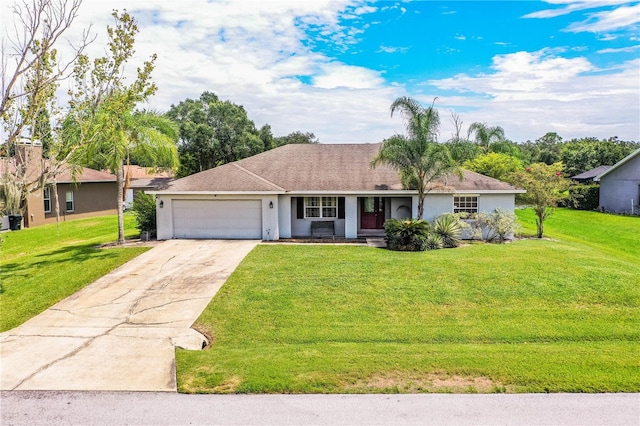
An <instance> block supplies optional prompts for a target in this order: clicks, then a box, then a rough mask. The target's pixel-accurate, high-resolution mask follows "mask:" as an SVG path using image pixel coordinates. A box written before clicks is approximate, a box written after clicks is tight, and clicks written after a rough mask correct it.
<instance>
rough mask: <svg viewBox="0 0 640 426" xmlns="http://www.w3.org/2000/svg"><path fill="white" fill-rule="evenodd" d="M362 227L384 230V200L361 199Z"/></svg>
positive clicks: (376, 198)
mask: <svg viewBox="0 0 640 426" xmlns="http://www.w3.org/2000/svg"><path fill="white" fill-rule="evenodd" d="M360 227H361V228H362V229H382V228H384V198H382V197H366V198H361V199H360Z"/></svg>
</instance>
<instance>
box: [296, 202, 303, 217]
mask: <svg viewBox="0 0 640 426" xmlns="http://www.w3.org/2000/svg"><path fill="white" fill-rule="evenodd" d="M296 201H297V205H296V208H297V211H298V219H304V197H297V200H296Z"/></svg>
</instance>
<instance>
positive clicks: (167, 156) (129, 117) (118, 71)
mask: <svg viewBox="0 0 640 426" xmlns="http://www.w3.org/2000/svg"><path fill="white" fill-rule="evenodd" d="M113 18H114V20H115V26H114V27H111V26H109V27H107V33H108V35H109V52H110V56H107V57H104V58H98V59H96V60H94V62H93V66H92V67H90V66H89V65H88V63H87V64H86V68H85V73H86V74H84V75H85V76H86V78H84V79H83V78H81V77H82V76H80V77H79V78H78V84H79V85H80V87H81V90H80V91H79V93H80V95H79V98H78V99H79V100H78V108H76V109H75V116H74V117H73V119H72V126H71V129H74V130H75V132H76V134H86V135H88V137H89V139H90V141H91V142H90V143H89V144H87V145H85V146H84V147H83V148H82V149H81V150H78V151H77V152H76V156H75V157H74V159H75V160H76V161H83V162H86V161H87V159H88V158H91V159H94V158H95V159H98V161H102V162H104V164H105V165H106V167H107V168H108V169H109V170H110V171H111V172H112V173H114V174H115V175H116V180H117V185H118V200H117V201H118V243H120V244H122V243H124V215H123V210H124V209H123V205H124V201H123V198H124V197H123V192H124V183H125V179H124V171H123V168H124V164H125V162H126V161H127V160H128V159H129V158H130V157H131V156H132V155H135V156H136V157H137V158H145V159H147V160H148V161H149V164H152V165H154V166H160V167H176V166H177V150H176V146H175V140H176V139H177V129H176V127H175V125H174V124H172V122H171V121H170V120H169V119H167V118H163V117H159V116H158V115H156V114H153V113H144V112H143V113H134V112H133V111H134V108H135V107H136V105H137V104H138V103H139V102H142V101H145V100H147V99H148V98H149V97H150V96H152V95H153V94H154V93H155V92H156V90H157V87H156V85H155V84H154V83H153V82H152V81H151V72H152V71H153V69H154V61H155V59H156V56H155V55H153V56H152V57H151V59H150V60H149V61H146V62H144V64H143V66H142V67H139V68H138V72H137V78H136V80H135V81H134V82H133V83H131V84H129V85H127V84H125V81H124V77H123V76H122V75H123V70H124V67H125V64H126V63H127V61H128V60H129V59H130V58H131V57H132V56H133V53H134V50H133V48H134V44H135V36H136V34H137V33H138V27H137V24H136V20H135V19H134V18H133V17H132V16H131V15H129V14H128V13H127V12H126V11H125V12H122V13H119V12H118V11H114V12H113ZM96 104H98V105H100V107H99V108H98V110H97V112H96V114H95V116H94V117H93V119H91V120H90V121H88V122H87V121H86V120H85V118H86V114H84V113H85V111H91V108H92V107H93V105H96ZM70 139H72V138H70Z"/></svg>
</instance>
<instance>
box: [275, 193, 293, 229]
mask: <svg viewBox="0 0 640 426" xmlns="http://www.w3.org/2000/svg"><path fill="white" fill-rule="evenodd" d="M278 228H279V230H280V238H291V195H278Z"/></svg>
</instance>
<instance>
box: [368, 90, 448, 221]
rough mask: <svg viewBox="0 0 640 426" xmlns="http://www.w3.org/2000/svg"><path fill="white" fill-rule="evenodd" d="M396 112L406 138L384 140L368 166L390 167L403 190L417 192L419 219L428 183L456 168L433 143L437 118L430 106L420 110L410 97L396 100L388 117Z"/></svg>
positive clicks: (434, 142)
mask: <svg viewBox="0 0 640 426" xmlns="http://www.w3.org/2000/svg"><path fill="white" fill-rule="evenodd" d="M436 99H437V98H436ZM436 99H434V102H435V100H436ZM396 112H399V113H400V114H401V115H402V117H403V118H404V120H405V125H406V128H407V135H406V136H404V135H397V134H396V135H394V136H392V137H390V138H389V139H385V140H384V141H383V142H382V145H381V147H380V151H379V152H378V154H377V155H376V156H375V157H374V158H373V160H372V161H371V165H372V166H373V167H375V166H376V165H378V164H387V165H388V166H391V167H393V168H394V169H396V170H398V172H399V173H400V177H401V180H402V184H403V186H404V187H405V188H407V189H415V190H417V191H418V218H420V219H422V217H423V215H424V199H425V196H426V194H427V192H428V191H429V190H430V189H431V188H430V186H431V184H432V183H433V182H434V181H435V180H436V179H438V178H440V177H443V176H444V175H446V174H448V173H450V172H452V171H454V170H456V168H457V166H456V163H455V161H453V159H452V158H451V155H450V153H449V150H448V149H447V147H446V146H445V145H442V144H439V143H438V142H437V138H438V129H439V127H440V117H439V115H438V111H437V110H436V109H435V108H434V107H433V104H431V106H430V107H428V108H424V107H423V106H422V105H420V103H419V102H417V101H416V100H414V99H412V98H410V97H400V98H397V99H396V100H395V101H394V102H393V103H392V104H391V116H392V117H393V114H394V113H396Z"/></svg>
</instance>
